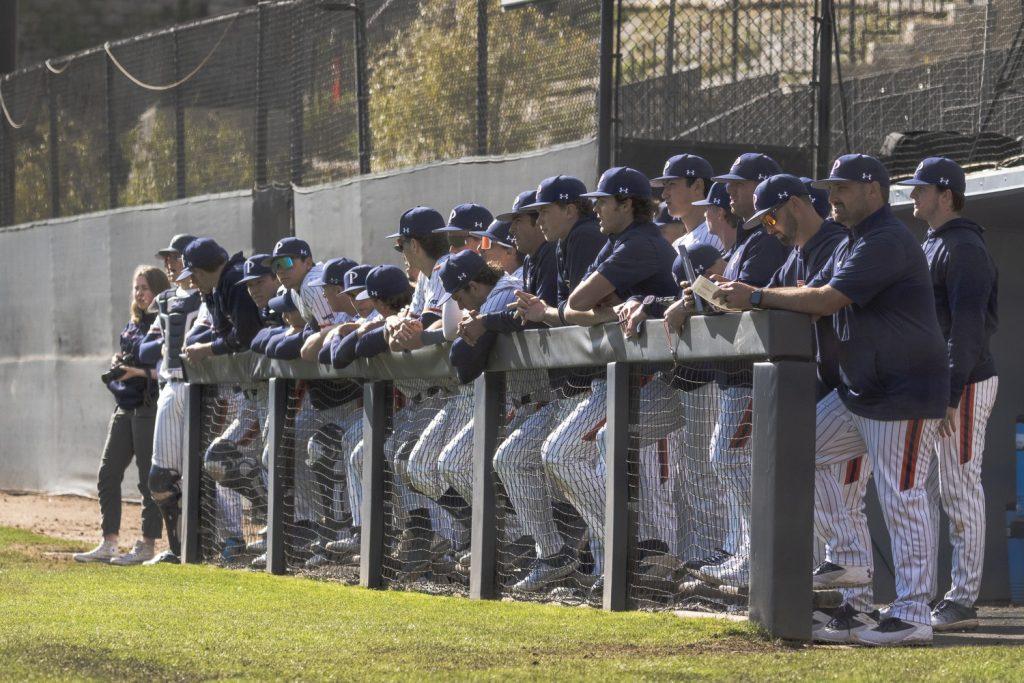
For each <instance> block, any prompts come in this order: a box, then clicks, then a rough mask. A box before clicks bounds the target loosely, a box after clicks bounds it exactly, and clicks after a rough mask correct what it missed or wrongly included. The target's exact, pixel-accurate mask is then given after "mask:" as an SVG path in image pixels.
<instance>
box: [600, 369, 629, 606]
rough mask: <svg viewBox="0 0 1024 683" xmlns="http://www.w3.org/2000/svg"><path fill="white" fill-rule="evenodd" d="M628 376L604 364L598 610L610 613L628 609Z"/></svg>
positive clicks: (627, 371) (626, 371) (626, 372)
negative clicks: (605, 401) (601, 575)
mask: <svg viewBox="0 0 1024 683" xmlns="http://www.w3.org/2000/svg"><path fill="white" fill-rule="evenodd" d="M629 374H630V373H629V365H628V364H627V363H609V364H608V416H607V428H606V429H605V444H606V446H607V448H606V449H605V451H606V454H607V455H606V458H607V460H606V462H605V472H606V473H607V480H606V482H605V513H604V596H603V599H602V606H603V607H604V609H606V610H614V611H620V610H624V609H627V608H628V607H629V580H628V579H629V547H630V541H631V539H632V533H631V529H630V526H631V525H630V516H629V446H630V443H629V442H630V435H629V413H630V410H629V407H630V406H629V402H630V396H629V393H630V392H629Z"/></svg>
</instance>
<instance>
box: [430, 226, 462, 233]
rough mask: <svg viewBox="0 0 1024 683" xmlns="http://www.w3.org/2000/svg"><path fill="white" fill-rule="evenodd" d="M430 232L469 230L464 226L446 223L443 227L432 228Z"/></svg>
mask: <svg viewBox="0 0 1024 683" xmlns="http://www.w3.org/2000/svg"><path fill="white" fill-rule="evenodd" d="M430 232H433V233H438V232H441V233H453V232H469V230H467V229H466V228H458V227H456V226H454V225H446V226H444V227H443V228H434V229H433V230H431V231H430Z"/></svg>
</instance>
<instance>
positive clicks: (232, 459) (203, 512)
mask: <svg viewBox="0 0 1024 683" xmlns="http://www.w3.org/2000/svg"><path fill="white" fill-rule="evenodd" d="M200 415H201V418H200V419H201V423H200V447H201V449H202V451H203V469H202V475H201V479H200V494H199V556H200V558H201V560H202V561H203V562H212V563H217V564H222V565H224V566H230V567H246V566H249V565H250V564H251V563H252V562H253V560H256V558H259V557H264V556H265V555H264V554H265V553H266V525H267V484H268V478H267V472H266V467H265V465H264V462H263V454H264V446H265V443H266V437H267V433H266V429H267V385H266V383H265V382H263V383H257V384H253V385H248V386H245V387H240V386H233V385H206V386H204V387H203V392H202V399H201V407H200ZM256 565H257V566H260V562H259V561H258V560H257V561H256Z"/></svg>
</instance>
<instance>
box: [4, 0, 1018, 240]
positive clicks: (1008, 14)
mask: <svg viewBox="0 0 1024 683" xmlns="http://www.w3.org/2000/svg"><path fill="white" fill-rule="evenodd" d="M825 2H828V3H829V6H830V7H831V8H832V11H833V14H834V19H835V21H834V30H833V38H834V41H833V42H834V55H833V57H834V59H833V60H830V61H833V62H835V61H836V59H835V58H837V59H838V64H835V65H834V68H833V78H832V83H833V88H832V92H831V100H830V101H831V109H832V111H831V135H830V136H829V145H830V150H831V153H832V154H833V155H835V154H838V153H840V152H845V151H847V150H855V151H864V152H869V153H874V154H878V155H880V156H882V157H883V158H884V159H885V160H886V161H887V162H888V163H889V164H890V166H891V170H892V171H893V172H894V174H896V175H903V174H906V173H909V172H910V171H912V170H913V166H914V164H915V163H916V161H917V160H918V159H919V158H920V157H921V156H923V155H924V154H928V153H938V154H947V155H949V156H951V157H953V158H954V159H956V160H957V161H959V162H961V163H962V164H965V165H967V166H969V167H971V168H978V167H985V166H992V165H997V164H1012V163H1016V162H1017V161H1019V160H1020V159H1021V158H1022V157H1024V150H1022V147H1021V143H1020V141H1019V138H1020V137H1021V135H1022V133H1024V129H1022V126H1024V124H1022V123H1021V122H1020V117H1019V116H1017V112H1018V111H1019V109H1020V106H1021V104H1022V97H1024V95H1021V85H1022V83H1021V79H1022V78H1024V70H1022V68H1021V67H1022V65H1024V9H1022V7H1021V5H1020V3H1019V2H1017V1H1016V0H988V1H987V2H968V1H966V0H863V1H860V0H858V1H857V2H854V1H853V0H786V1H783V2H779V1H777V0H726V1H724V2H723V1H718V0H715V1H711V0H706V1H705V0H618V1H617V2H616V3H615V5H616V14H615V16H616V31H615V37H616V47H615V54H616V55H618V60H617V69H616V72H615V76H614V80H615V82H614V86H615V91H616V97H615V122H616V127H615V133H616V136H617V138H618V143H619V145H618V149H619V152H620V154H625V156H626V157H629V152H630V149H632V148H635V147H636V145H637V144H638V143H639V142H641V141H645V140H647V141H660V142H661V143H666V142H668V143H670V144H673V145H681V144H688V145H690V146H692V147H693V148H694V149H697V150H698V151H701V152H702V153H704V154H705V155H707V156H708V158H709V159H712V160H713V161H714V162H715V163H716V164H718V163H719V162H721V163H727V162H728V161H729V160H731V158H732V157H733V156H735V153H736V152H737V151H739V150H741V149H750V148H757V149H762V150H767V151H770V152H773V153H774V154H775V155H776V156H777V157H778V158H779V159H780V160H781V161H783V162H784V163H785V164H786V165H787V166H792V167H793V169H794V170H802V171H808V172H809V170H810V162H811V158H812V153H813V151H814V147H815V136H816V128H817V125H818V121H817V118H816V117H817V114H816V95H817V89H816V83H817V81H818V78H817V74H818V73H819V71H820V69H821V62H822V60H821V58H820V55H819V49H818V38H819V34H820V26H821V24H820V22H818V21H817V20H816V17H819V16H820V15H821V13H822V10H823V7H824V6H825V5H824V3H825ZM356 9H358V11H356ZM359 28H362V29H363V30H362V32H360V31H359V30H357V29H359ZM360 35H361V36H362V37H363V38H364V42H363V43H362V44H361V47H362V52H361V53H360V52H359V50H357V47H359V46H360V43H359V41H357V36H360ZM599 35H600V4H599V3H597V2H593V0H544V1H543V2H537V3H533V4H527V5H523V6H520V7H518V8H516V9H511V10H505V9H502V8H501V6H500V2H499V0H486V1H483V2H482V1H481V0H409V1H407V2H394V1H393V0H363V1H362V2H360V3H339V2H322V1H320V0H291V1H289V2H278V3H261V4H260V5H259V6H258V7H252V8H248V9H245V10H243V11H241V12H239V13H236V14H231V15H225V16H221V17H216V18H214V19H211V20H206V21H202V22H194V23H192V24H184V25H181V26H178V27H175V28H173V29H169V30H165V31H160V32H156V33H151V34H146V35H143V36H139V37H136V38H132V39H130V40H124V41H118V42H115V43H113V44H111V45H110V46H109V50H110V53H111V55H113V59H116V60H117V63H118V64H120V67H118V66H117V65H115V63H114V61H113V59H112V58H111V57H108V55H107V54H106V53H105V51H104V50H103V49H101V48H96V49H93V50H89V51H86V52H83V53H79V54H77V55H73V56H71V57H66V58H61V59H56V60H51V61H50V62H49V65H48V66H46V65H35V66H31V67H28V68H26V69H23V70H21V71H18V72H16V73H14V74H11V75H8V76H5V77H4V78H3V80H2V82H0V93H2V95H3V101H4V105H5V109H6V115H5V116H4V117H3V121H2V122H0V128H2V129H3V135H2V136H0V147H2V152H3V153H2V154H0V209H2V210H0V219H2V220H0V222H2V223H4V224H10V223H14V222H25V221H30V220H37V219H41V218H47V217H50V216H52V215H71V214H76V213H83V212H87V211H95V210H100V209H107V208H113V207H116V206H124V205H135V204H142V203H149V202H156V201H164V200H167V199H172V198H175V197H183V196H191V195H197V194H207V193H214V192H222V191H227V190H238V189H247V188H250V187H252V186H253V184H256V185H260V186H262V185H265V184H268V183H273V182H281V183H288V182H292V183H295V184H297V185H312V184H318V183H323V182H328V181H333V180H340V179H344V178H347V177H350V176H352V175H355V174H358V173H360V172H362V171H364V170H367V169H368V170H372V171H384V170H389V169H394V168H399V167H405V166H410V165H415V164H422V163H427V162H432V161H437V160H444V159H451V158H457V157H461V156H466V155H476V154H508V153H516V152H523V151H529V150H533V149H537V148H541V147H544V146H547V145H551V144H557V143H561V142H567V141H572V140H579V139H584V138H587V137H591V136H593V135H594V134H595V132H596V130H597V121H596V110H597V107H596V99H597V91H598V80H599V74H598V67H599V45H598V42H599V40H598V38H599ZM359 54H362V55H363V57H364V61H365V70H364V71H362V73H363V76H364V85H365V98H364V99H363V103H364V104H365V109H364V121H365V124H364V125H363V126H361V125H360V116H359V102H360V98H359V90H358V88H357V83H358V81H359V78H358V77H359V74H360V73H361V72H360V60H359ZM122 68H123V72H122ZM178 81H183V82H182V83H181V84H180V85H178V86H177V87H167V86H172V85H174V84H175V83H177V82H178ZM144 86H153V87H144ZM51 112H52V113H53V114H54V116H51ZM12 123H13V124H15V125H14V126H12V125H11V124H12ZM361 130H362V131H363V135H362V138H363V139H362V140H360V131H361ZM702 145H704V146H705V147H701V146H702ZM361 149H362V151H363V154H362V159H361V155H360V150H361ZM715 150H718V151H719V152H720V153H721V154H720V157H721V158H719V155H716V154H715V153H714V151H715ZM798 167H799V168H798ZM645 170H656V169H653V168H651V169H645ZM51 197H55V198H56V200H57V201H53V199H51Z"/></svg>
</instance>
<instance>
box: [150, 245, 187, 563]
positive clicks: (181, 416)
mask: <svg viewBox="0 0 1024 683" xmlns="http://www.w3.org/2000/svg"><path fill="white" fill-rule="evenodd" d="M194 239H195V237H193V236H192V235H175V236H174V237H172V238H171V242H170V244H169V245H168V246H167V247H165V248H164V249H161V250H160V251H158V252H157V254H156V255H157V257H159V258H161V259H163V262H164V270H165V272H166V273H167V277H168V279H169V280H170V281H171V282H174V280H175V279H176V278H177V277H178V274H179V273H180V272H181V270H182V268H183V267H184V266H183V265H182V262H181V252H182V251H183V250H184V249H185V247H186V246H187V245H188V244H189V243H190V242H191V241H192V240H194ZM156 302H157V310H158V311H159V312H158V314H157V318H156V322H155V323H154V325H153V326H152V328H151V329H150V332H149V334H147V335H146V338H145V340H143V342H142V344H141V345H140V348H139V360H140V361H141V362H143V363H145V364H147V365H156V364H157V363H159V366H160V372H159V377H160V380H161V381H162V382H163V386H162V387H161V389H160V394H159V396H158V398H157V407H156V424H155V427H154V431H153V464H152V467H151V469H150V473H149V488H150V495H151V496H152V498H153V500H154V502H156V504H157V505H158V506H159V507H160V512H161V514H162V515H163V518H164V526H165V527H166V528H167V542H168V545H169V547H170V549H169V550H166V551H164V552H163V553H161V554H160V555H158V556H157V557H155V558H153V559H152V560H149V561H148V562H147V563H146V564H156V563H158V562H178V561H180V560H179V556H180V555H181V541H180V538H179V536H178V520H179V516H180V505H181V503H180V497H181V485H180V480H181V463H182V461H183V458H184V455H183V454H184V449H185V396H186V394H187V385H186V384H185V382H184V376H183V374H182V370H181V358H180V355H179V354H180V352H181V347H182V346H184V344H185V335H186V334H187V333H188V331H189V330H190V329H191V328H192V326H193V325H194V324H195V321H196V318H197V316H198V315H199V308H200V306H201V305H202V295H201V294H200V293H199V291H198V290H194V289H187V288H185V287H174V288H172V289H169V290H167V291H165V292H161V293H160V294H159V295H157V297H156Z"/></svg>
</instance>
